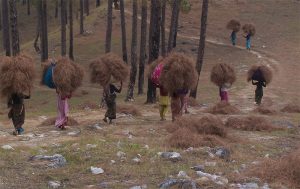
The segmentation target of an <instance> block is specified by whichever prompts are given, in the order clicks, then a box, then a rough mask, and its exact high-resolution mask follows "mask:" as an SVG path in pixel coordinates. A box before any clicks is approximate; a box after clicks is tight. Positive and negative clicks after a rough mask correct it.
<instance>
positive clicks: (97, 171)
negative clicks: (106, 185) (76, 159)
mask: <svg viewBox="0 0 300 189" xmlns="http://www.w3.org/2000/svg"><path fill="white" fill-rule="evenodd" d="M91 172H92V173H93V174H94V175H98V174H102V173H104V170H103V169H101V168H98V167H93V166H92V167H91Z"/></svg>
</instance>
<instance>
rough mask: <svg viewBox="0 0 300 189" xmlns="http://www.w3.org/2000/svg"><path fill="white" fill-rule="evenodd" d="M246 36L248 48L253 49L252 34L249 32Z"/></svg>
mask: <svg viewBox="0 0 300 189" xmlns="http://www.w3.org/2000/svg"><path fill="white" fill-rule="evenodd" d="M244 37H245V38H246V49H247V50H250V49H251V34H247V35H246V36H244Z"/></svg>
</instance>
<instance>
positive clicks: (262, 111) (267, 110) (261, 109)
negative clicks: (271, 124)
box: [254, 105, 277, 115]
mask: <svg viewBox="0 0 300 189" xmlns="http://www.w3.org/2000/svg"><path fill="white" fill-rule="evenodd" d="M254 112H257V113H260V114H265V115H273V114H276V113H277V112H276V110H274V109H271V108H269V107H266V106H262V105H260V106H259V107H257V108H256V109H255V110H254Z"/></svg>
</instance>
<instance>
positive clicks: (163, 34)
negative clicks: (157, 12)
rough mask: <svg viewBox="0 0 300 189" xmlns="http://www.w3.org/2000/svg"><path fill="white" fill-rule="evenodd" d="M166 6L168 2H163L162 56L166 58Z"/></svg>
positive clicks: (164, 0) (163, 0) (165, 0)
mask: <svg viewBox="0 0 300 189" xmlns="http://www.w3.org/2000/svg"><path fill="white" fill-rule="evenodd" d="M166 4H167V0H162V7H161V55H162V56H163V57H165V56H166V28H165V25H166V24H165V22H166Z"/></svg>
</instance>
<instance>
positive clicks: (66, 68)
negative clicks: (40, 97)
mask: <svg viewBox="0 0 300 189" xmlns="http://www.w3.org/2000/svg"><path fill="white" fill-rule="evenodd" d="M83 76H84V71H83V69H82V67H81V66H79V65H78V64H75V63H74V62H73V61H72V60H70V59H69V58H67V57H62V58H60V59H58V61H57V63H56V66H55V68H54V71H53V82H54V83H55V86H56V88H57V90H58V91H59V92H61V94H63V95H68V94H70V93H72V92H74V91H75V90H76V89H77V88H78V87H80V86H81V85H82V80H83Z"/></svg>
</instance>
